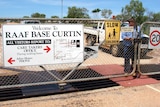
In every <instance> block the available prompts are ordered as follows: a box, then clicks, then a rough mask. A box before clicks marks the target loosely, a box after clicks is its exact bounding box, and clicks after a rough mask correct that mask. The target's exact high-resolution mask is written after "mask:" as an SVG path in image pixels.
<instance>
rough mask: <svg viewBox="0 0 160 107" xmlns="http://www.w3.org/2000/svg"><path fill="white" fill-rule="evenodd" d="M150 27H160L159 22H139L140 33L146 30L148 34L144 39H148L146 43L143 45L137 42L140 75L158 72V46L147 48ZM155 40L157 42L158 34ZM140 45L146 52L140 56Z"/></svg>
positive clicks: (159, 71)
mask: <svg viewBox="0 0 160 107" xmlns="http://www.w3.org/2000/svg"><path fill="white" fill-rule="evenodd" d="M150 27H160V22H144V23H142V24H141V26H140V28H141V32H140V33H141V34H143V32H144V31H147V32H146V33H147V34H148V36H149V37H148V38H149V39H146V41H148V45H146V46H144V45H142V44H141V43H142V42H143V41H142V42H141V43H139V44H138V46H139V48H138V60H137V61H138V62H137V64H138V67H137V69H138V71H139V72H140V73H141V74H142V75H154V74H160V60H159V57H160V54H159V53H160V49H159V48H154V49H149V43H150V39H151V38H150ZM155 39H158V40H157V41H158V42H159V36H158V35H157V38H155ZM140 47H142V48H143V51H145V52H146V54H145V56H144V57H143V58H141V51H140Z"/></svg>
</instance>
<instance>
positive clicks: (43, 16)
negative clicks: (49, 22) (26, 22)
mask: <svg viewBox="0 0 160 107" xmlns="http://www.w3.org/2000/svg"><path fill="white" fill-rule="evenodd" d="M31 17H32V18H45V17H46V15H45V14H40V13H38V12H37V13H33V14H32V15H31Z"/></svg>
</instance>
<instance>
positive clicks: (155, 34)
mask: <svg viewBox="0 0 160 107" xmlns="http://www.w3.org/2000/svg"><path fill="white" fill-rule="evenodd" d="M148 48H149V49H157V48H160V27H150V37H149V46H148Z"/></svg>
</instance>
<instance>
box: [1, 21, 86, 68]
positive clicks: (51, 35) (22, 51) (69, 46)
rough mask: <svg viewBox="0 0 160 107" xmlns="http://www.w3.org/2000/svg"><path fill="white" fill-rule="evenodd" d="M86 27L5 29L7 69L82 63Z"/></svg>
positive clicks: (62, 26)
mask: <svg viewBox="0 0 160 107" xmlns="http://www.w3.org/2000/svg"><path fill="white" fill-rule="evenodd" d="M83 50H84V46H83V25H74V24H60V25H59V24H54V25H3V52H4V66H26V65H42V64H61V63H74V62H82V61H83V60H84V59H83V57H84V56H83Z"/></svg>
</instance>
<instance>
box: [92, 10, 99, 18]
mask: <svg viewBox="0 0 160 107" xmlns="http://www.w3.org/2000/svg"><path fill="white" fill-rule="evenodd" d="M100 11H101V10H100V9H99V8H97V9H94V10H92V13H93V14H95V15H96V18H98V15H99V12H100Z"/></svg>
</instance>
